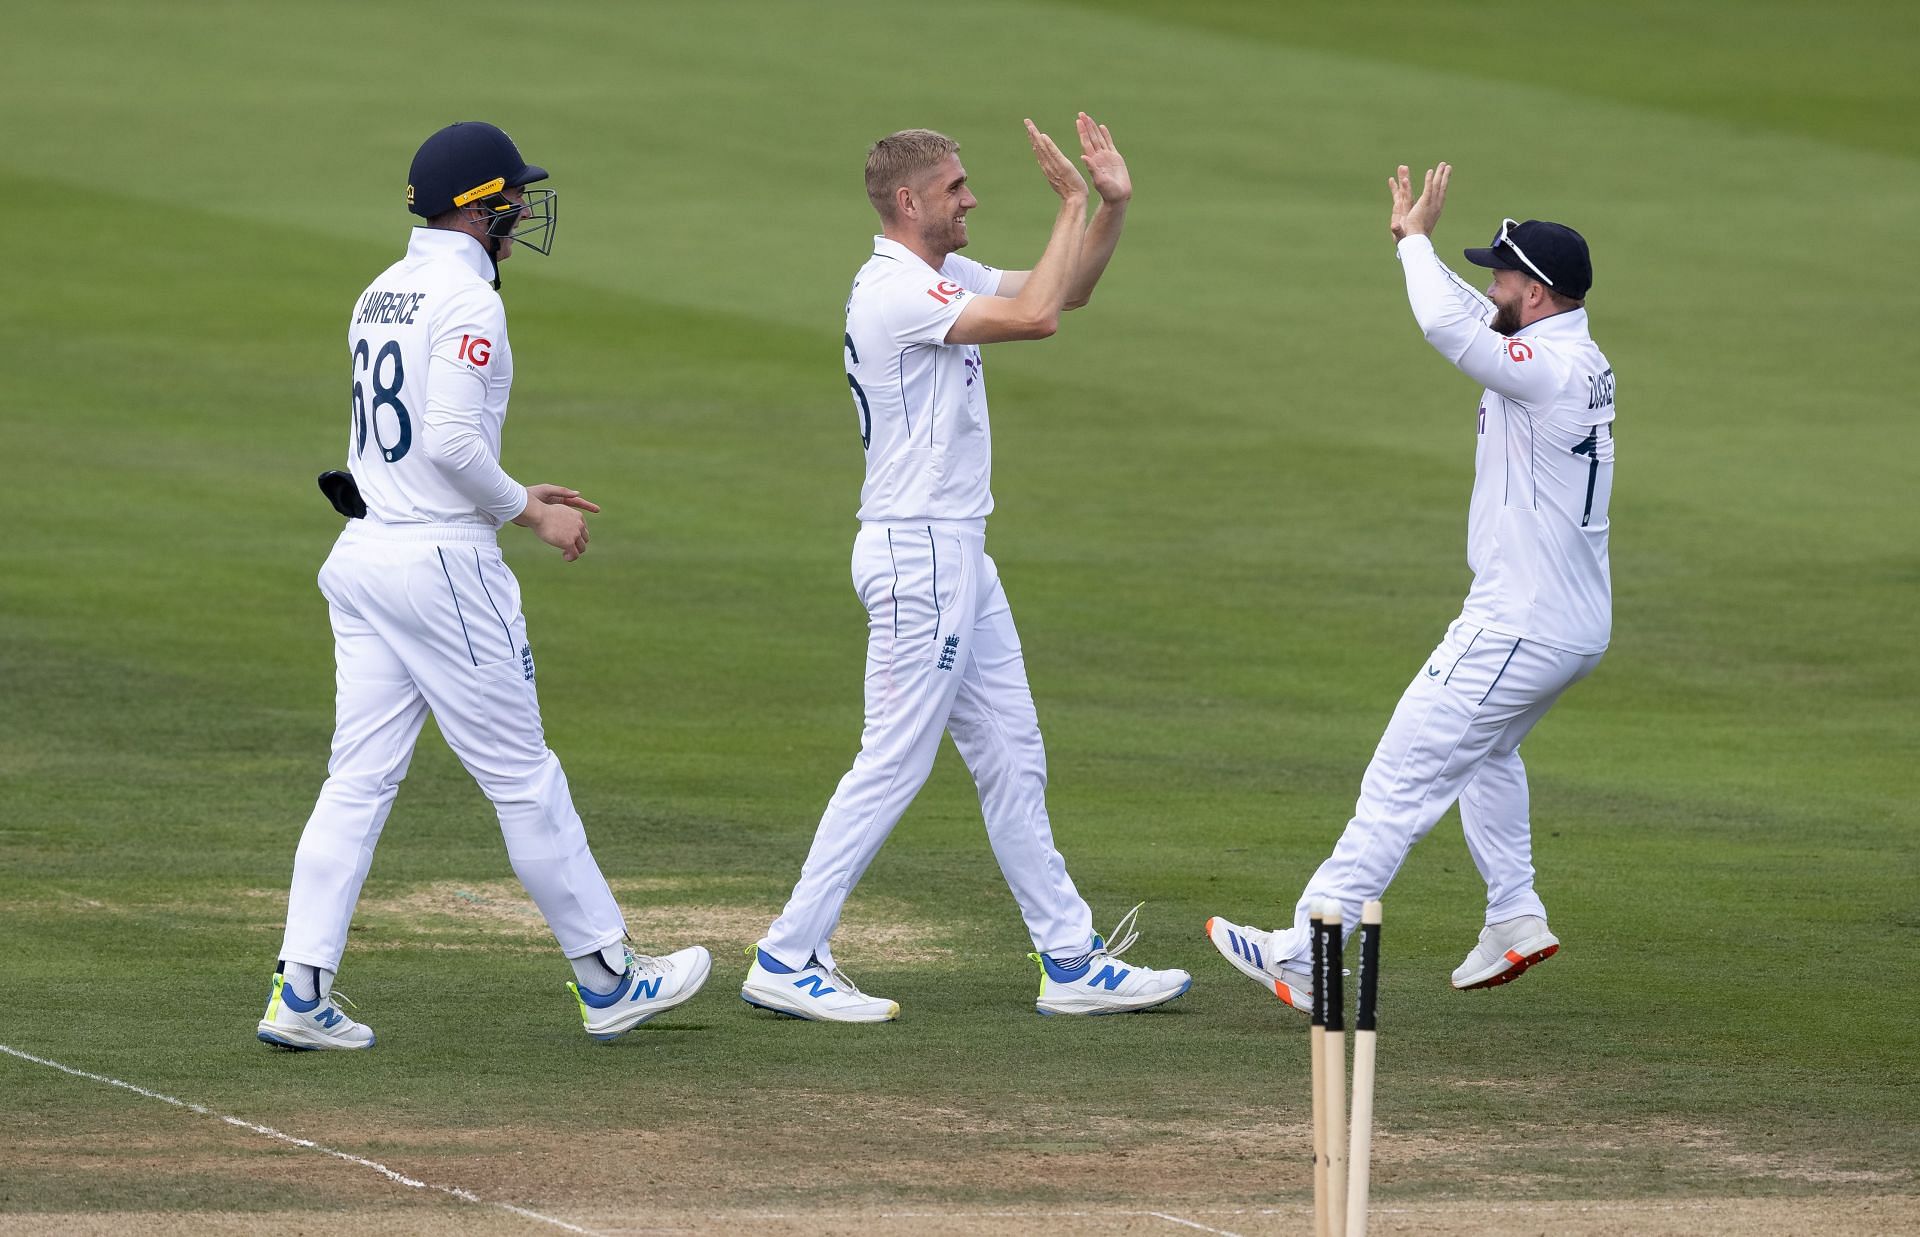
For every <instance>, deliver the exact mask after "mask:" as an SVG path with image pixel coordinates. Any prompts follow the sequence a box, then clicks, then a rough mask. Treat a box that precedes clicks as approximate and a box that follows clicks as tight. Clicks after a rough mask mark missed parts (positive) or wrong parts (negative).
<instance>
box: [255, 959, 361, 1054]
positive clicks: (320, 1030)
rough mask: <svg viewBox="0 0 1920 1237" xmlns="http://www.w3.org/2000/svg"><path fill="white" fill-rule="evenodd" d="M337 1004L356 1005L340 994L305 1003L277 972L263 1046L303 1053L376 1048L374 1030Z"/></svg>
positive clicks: (261, 1033) (263, 1020)
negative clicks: (344, 1011) (348, 1015)
mask: <svg viewBox="0 0 1920 1237" xmlns="http://www.w3.org/2000/svg"><path fill="white" fill-rule="evenodd" d="M336 1001H341V1002H345V1003H346V1004H347V1005H352V1004H353V1002H352V1001H348V1000H347V998H346V995H345V994H344V993H339V992H323V993H321V994H320V995H318V996H316V997H315V998H314V999H313V1000H311V1001H303V1000H301V999H300V994H299V993H297V992H295V991H294V990H293V988H292V987H291V986H290V985H289V984H288V983H287V977H286V976H285V975H283V974H281V973H280V972H279V971H275V972H274V973H273V995H272V996H270V997H268V998H267V1013H266V1016H265V1017H263V1018H261V1019H260V1027H259V1031H258V1037H259V1040H260V1042H261V1043H263V1044H271V1045H273V1046H274V1047H276V1048H292V1049H295V1050H299V1051H310V1050H312V1049H316V1048H346V1049H353V1048H371V1047H373V1028H372V1027H370V1026H367V1025H366V1024H365V1023H362V1022H355V1021H354V1020H353V1019H351V1018H349V1017H347V1015H346V1014H344V1013H343V1012H341V1010H340V1007H339V1006H338V1005H336V1004H335V1002H336Z"/></svg>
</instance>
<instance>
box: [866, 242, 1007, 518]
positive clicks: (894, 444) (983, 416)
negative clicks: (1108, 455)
mask: <svg viewBox="0 0 1920 1237" xmlns="http://www.w3.org/2000/svg"><path fill="white" fill-rule="evenodd" d="M999 286H1000V272H999V271H997V270H995V269H994V268H993V267H990V266H982V265H981V264H980V263H978V262H975V261H973V260H972V259H970V258H963V257H961V256H960V255H959V254H957V253H954V254H948V255H947V260H946V261H945V262H944V263H942V264H941V266H940V269H939V270H935V269H933V268H932V267H931V266H928V265H927V264H926V263H925V262H923V261H921V260H920V258H919V257H918V256H916V255H915V254H914V252H913V251H912V250H911V249H908V248H907V247H906V246H905V245H902V244H900V243H898V242H897V241H891V240H888V239H887V238H886V237H884V236H876V237H874V238H873V256H872V257H871V258H869V259H867V264H866V265H865V266H862V267H861V268H860V273H859V274H857V275H855V276H854V279H853V291H852V292H851V293H850V294H848V297H847V334H846V341H845V343H844V345H843V346H842V348H841V358H842V359H843V360H844V361H845V362H846V364H847V385H848V386H849V387H851V388H852V394H853V405H854V408H853V410H854V415H855V416H856V417H857V418H858V423H859V428H860V441H861V444H862V445H863V446H865V448H866V451H867V479H866V483H865V484H864V485H863V486H861V488H860V519H861V520H862V521H864V522H868V523H889V522H894V521H912V520H978V519H984V518H986V515H987V513H988V512H990V511H992V510H993V494H992V492H991V482H992V473H993V442H992V435H991V434H990V433H989V431H988V428H987V388H986V379H985V376H984V374H983V373H982V370H981V367H980V349H979V348H978V347H977V346H976V345H974V344H948V343H945V342H943V341H944V340H945V339H946V337H947V331H948V330H949V329H950V328H951V327H952V326H953V323H954V319H956V318H958V317H959V316H960V311H961V310H963V309H965V308H966V307H967V302H968V301H970V300H971V299H972V298H973V297H975V296H976V295H978V296H992V295H993V293H994V291H995V289H997V288H998V287H999Z"/></svg>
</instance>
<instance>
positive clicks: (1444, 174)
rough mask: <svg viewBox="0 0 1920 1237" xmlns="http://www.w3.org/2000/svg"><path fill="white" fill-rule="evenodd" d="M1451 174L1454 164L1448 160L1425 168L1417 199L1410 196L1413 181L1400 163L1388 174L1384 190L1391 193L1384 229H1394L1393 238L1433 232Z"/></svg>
mask: <svg viewBox="0 0 1920 1237" xmlns="http://www.w3.org/2000/svg"><path fill="white" fill-rule="evenodd" d="M1452 176H1453V165H1452V164H1450V163H1442V164H1441V165H1440V166H1439V167H1437V168H1428V169H1427V176H1426V181H1425V183H1424V184H1423V185H1422V187H1421V190H1420V197H1419V198H1418V199H1417V200H1416V199H1415V198H1414V196H1413V183H1412V181H1411V179H1410V178H1409V177H1408V175H1407V165H1406V164H1404V163H1403V164H1401V165H1400V171H1399V174H1398V175H1396V176H1389V177H1387V192H1389V193H1391V194H1392V195H1393V210H1392V213H1391V214H1390V215H1389V216H1388V217H1387V230H1388V231H1390V232H1392V233H1393V239H1394V240H1396V241H1400V240H1405V239H1406V238H1407V237H1409V236H1432V235H1433V229H1434V225H1436V224H1438V223H1439V222H1440V212H1441V210H1442V209H1443V208H1445V206H1446V204H1447V181H1448V180H1449V179H1451V178H1452Z"/></svg>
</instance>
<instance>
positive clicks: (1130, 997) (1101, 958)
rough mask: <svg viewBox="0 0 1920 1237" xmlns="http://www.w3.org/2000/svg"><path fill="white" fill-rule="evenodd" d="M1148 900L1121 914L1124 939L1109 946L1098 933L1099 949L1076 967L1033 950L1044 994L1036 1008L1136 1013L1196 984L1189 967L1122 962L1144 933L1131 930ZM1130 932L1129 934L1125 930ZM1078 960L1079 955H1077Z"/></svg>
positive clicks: (1096, 946) (1116, 931)
mask: <svg viewBox="0 0 1920 1237" xmlns="http://www.w3.org/2000/svg"><path fill="white" fill-rule="evenodd" d="M1145 905H1146V903H1144V902H1142V903H1140V904H1139V905H1137V906H1135V907H1134V908H1133V909H1132V910H1130V911H1128V912H1127V913H1126V914H1125V915H1123V916H1121V918H1120V922H1119V923H1118V924H1116V925H1114V929H1113V935H1114V936H1117V937H1122V939H1121V941H1120V943H1119V944H1118V945H1115V946H1111V947H1109V946H1108V945H1107V943H1106V941H1105V939H1103V938H1101V937H1098V936H1096V937H1094V938H1093V952H1092V953H1090V954H1088V955H1087V957H1086V959H1085V961H1084V962H1080V963H1079V964H1078V965H1075V966H1073V967H1072V968H1071V969H1069V968H1066V967H1062V966H1061V965H1060V964H1059V963H1057V962H1055V961H1054V960H1053V958H1052V957H1051V956H1049V955H1047V954H1028V955H1027V957H1029V958H1031V959H1033V960H1034V961H1035V962H1036V963H1038V964H1039V966H1040V995H1039V997H1038V998H1037V999H1036V1000H1035V1001H1034V1003H1033V1008H1034V1012H1036V1013H1041V1014H1131V1013H1138V1012H1139V1011H1140V1010H1143V1009H1152V1008H1153V1007H1154V1006H1156V1005H1165V1004H1166V1003H1167V1002H1168V1001H1171V1000H1172V999H1173V998H1175V997H1177V996H1179V995H1180V994H1182V993H1184V992H1185V991H1186V990H1187V989H1188V988H1191V987H1192V986H1193V976H1191V975H1189V974H1187V973H1186V972H1185V971H1175V970H1166V971H1156V970H1154V969H1153V968H1151V967H1145V966H1135V965H1133V964H1132V963H1128V962H1122V961H1121V960H1120V955H1121V954H1123V953H1125V952H1126V951H1127V948H1128V947H1129V946H1131V945H1132V944H1133V943H1134V942H1135V941H1137V940H1139V939H1140V934H1139V933H1138V932H1134V931H1131V929H1132V927H1133V920H1134V916H1135V915H1138V914H1139V913H1140V907H1141V906H1145ZM1123 934H1124V935H1123ZM1076 961H1077V960H1076Z"/></svg>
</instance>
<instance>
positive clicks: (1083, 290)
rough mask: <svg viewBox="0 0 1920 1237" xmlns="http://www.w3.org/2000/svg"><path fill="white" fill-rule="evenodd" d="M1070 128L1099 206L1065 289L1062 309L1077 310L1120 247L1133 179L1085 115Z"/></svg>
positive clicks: (1106, 136) (1108, 138) (1101, 128)
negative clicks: (1077, 135)
mask: <svg viewBox="0 0 1920 1237" xmlns="http://www.w3.org/2000/svg"><path fill="white" fill-rule="evenodd" d="M1074 124H1075V126H1076V127H1077V128H1078V129H1079V131H1080V151H1081V154H1080V162H1082V163H1084V164H1086V165H1087V178H1088V179H1089V180H1091V181H1092V182H1093V189H1094V192H1096V193H1098V194H1099V195H1100V205H1099V206H1097V207H1095V208H1094V211H1093V218H1092V220H1090V221H1089V222H1088V224H1087V230H1086V232H1085V233H1084V234H1083V235H1082V236H1081V238H1080V261H1079V262H1078V263H1077V264H1075V266H1074V268H1073V286H1072V287H1070V288H1068V289H1067V302H1066V304H1065V305H1064V306H1062V308H1064V309H1078V308H1080V307H1081V306H1082V305H1085V304H1086V303H1087V302H1088V301H1090V300H1092V299H1093V287H1094V285H1095V284H1097V283H1099V282H1100V276H1102V275H1104V274H1105V273H1106V270H1107V263H1108V262H1109V261H1111V260H1112V258H1113V251H1114V248H1115V247H1116V246H1118V245H1119V244H1120V232H1121V229H1123V228H1125V227H1126V225H1127V203H1128V202H1131V201H1132V200H1133V177H1132V176H1130V175H1129V174H1128V173H1127V161H1126V160H1125V159H1122V158H1121V157H1120V151H1119V150H1118V149H1117V148H1115V146H1114V144H1113V134H1111V133H1109V132H1108V131H1107V127H1106V126H1105V125H1103V124H1100V123H1098V122H1097V121H1095V120H1094V118H1093V117H1091V116H1089V115H1087V114H1086V113H1085V112H1081V113H1080V115H1079V117H1078V119H1076V120H1075V122H1074Z"/></svg>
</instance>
